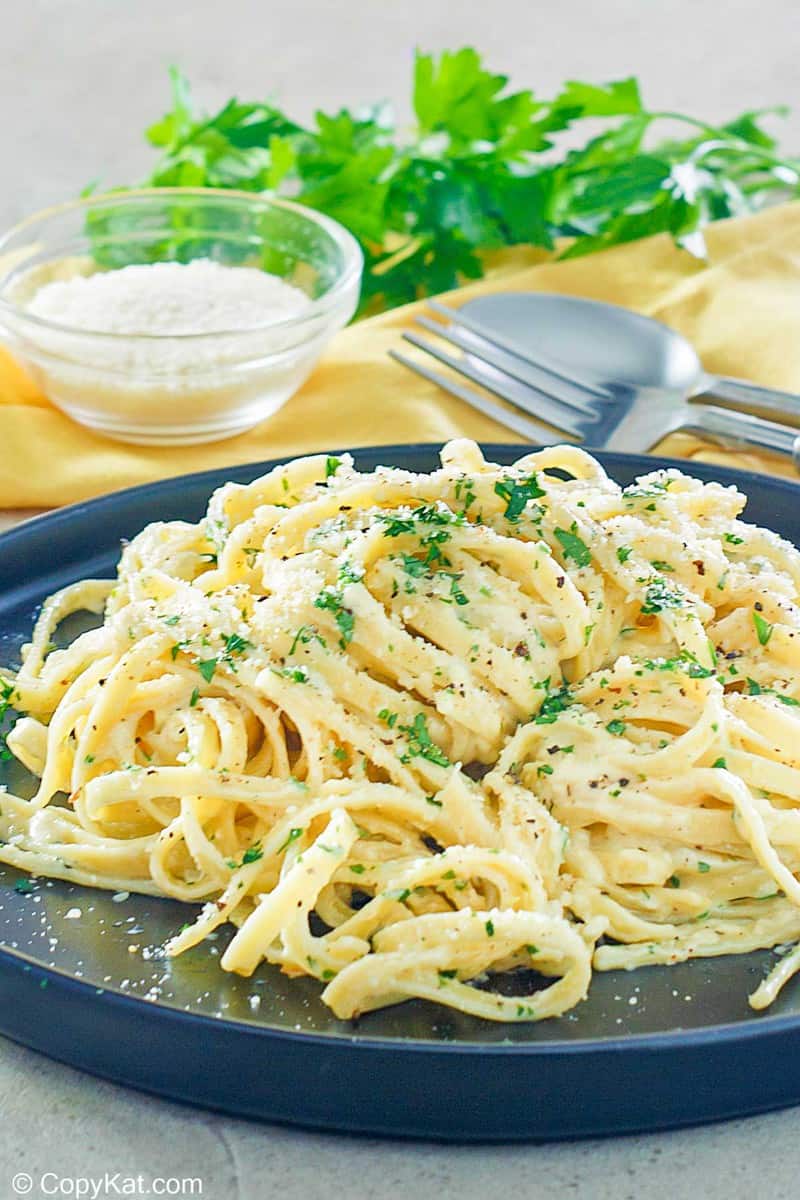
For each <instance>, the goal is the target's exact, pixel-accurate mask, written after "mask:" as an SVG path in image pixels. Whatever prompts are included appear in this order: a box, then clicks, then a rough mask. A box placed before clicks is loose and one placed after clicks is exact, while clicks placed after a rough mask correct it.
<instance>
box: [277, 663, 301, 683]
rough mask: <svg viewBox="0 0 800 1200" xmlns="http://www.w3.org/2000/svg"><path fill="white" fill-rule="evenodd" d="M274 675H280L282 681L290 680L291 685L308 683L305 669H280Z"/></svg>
mask: <svg viewBox="0 0 800 1200" xmlns="http://www.w3.org/2000/svg"><path fill="white" fill-rule="evenodd" d="M275 674H276V675H282V676H283V678H284V679H291V681H292V682H293V683H308V678H309V677H308V671H307V670H306V668H305V667H280V668H279V669H277V670H276V671H275Z"/></svg>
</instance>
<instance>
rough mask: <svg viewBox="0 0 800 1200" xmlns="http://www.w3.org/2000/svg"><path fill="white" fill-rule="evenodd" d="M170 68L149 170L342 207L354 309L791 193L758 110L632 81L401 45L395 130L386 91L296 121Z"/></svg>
mask: <svg viewBox="0 0 800 1200" xmlns="http://www.w3.org/2000/svg"><path fill="white" fill-rule="evenodd" d="M170 74H171V80H172V107H171V109H170V111H169V112H167V113H166V114H165V116H163V117H162V118H161V120H159V121H157V122H156V123H155V124H154V125H151V126H150V128H149V129H148V130H147V134H146V136H147V138H148V140H149V142H150V143H151V145H152V146H154V147H155V148H156V149H157V150H158V151H159V154H160V157H159V160H158V162H157V164H156V166H155V168H154V169H153V171H152V173H151V175H150V177H149V179H148V180H147V182H148V183H149V184H151V185H157V186H191V187H215V188H238V189H244V190H246V191H252V192H266V193H271V194H277V195H287V196H291V197H292V198H294V199H296V200H299V201H300V202H301V203H303V204H307V205H310V206H311V207H312V208H316V209H319V210H320V211H322V212H325V213H327V214H328V215H329V216H331V217H334V218H335V219H337V220H338V221H341V222H342V224H343V225H345V226H346V227H347V228H348V229H349V230H350V231H351V232H352V233H353V234H354V235H355V236H356V237H357V238H358V240H359V242H360V243H361V246H362V248H363V250H364V254H365V260H366V270H365V276H364V289H363V297H362V311H363V310H364V309H367V310H374V309H376V308H390V307H392V306H394V305H398V304H403V303H405V302H407V301H410V300H414V299H416V298H417V297H419V296H421V295H426V294H430V293H435V292H441V291H444V290H446V289H448V288H452V287H455V286H457V285H458V284H460V283H462V282H463V281H464V280H465V279H474V278H477V277H479V276H480V275H482V274H483V271H484V266H485V254H486V252H488V251H492V250H496V249H498V248H500V247H503V246H510V245H516V244H519V243H532V244H534V245H537V246H542V247H545V248H548V249H552V248H553V247H554V246H556V244H557V242H558V240H559V239H562V238H566V239H568V241H567V243H566V249H562V253H564V254H565V255H566V256H575V255H578V254H586V253H588V252H590V251H593V250H601V249H605V248H607V247H609V246H613V245H616V244H618V243H620V242H629V241H633V240H635V239H636V238H641V237H646V236H648V235H649V234H653V233H661V232H666V233H669V234H671V235H672V236H673V237H674V238H676V239H678V240H679V241H680V242H681V243H682V244H683V245H684V246H686V247H687V248H689V249H690V250H691V252H692V253H694V254H696V255H698V256H702V255H703V254H704V243H703V235H702V229H703V227H704V226H705V225H706V224H707V223H708V222H710V221H715V220H718V219H720V218H722V217H731V216H737V215H739V214H741V213H746V212H751V211H754V210H755V209H758V208H759V207H761V206H763V205H764V204H765V203H767V202H768V201H770V200H771V199H772V198H773V197H775V196H792V195H797V194H798V191H800V187H799V185H798V181H799V180H800V159H798V158H795V157H789V156H786V155H784V154H782V153H781V152H780V150H779V149H778V146H777V143H776V141H775V139H774V138H773V137H772V136H771V134H770V133H768V132H767V130H766V129H765V127H764V123H763V119H764V117H766V116H768V115H770V110H763V111H758V112H745V113H743V114H741V115H740V116H738V117H736V118H735V119H734V120H731V121H728V122H725V123H723V124H721V125H710V124H708V123H707V122H705V121H702V120H698V119H696V118H695V117H693V116H687V115H684V114H680V113H672V112H660V111H656V110H653V109H650V108H648V107H647V106H646V105H645V103H644V101H643V99H642V97H641V94H640V91H639V86H638V83H637V81H636V80H635V79H634V78H628V79H620V80H616V81H614V82H611V83H606V84H593V83H585V82H577V81H570V82H568V83H566V84H565V85H564V86H563V87H562V88H561V90H560V91H559V92H558V93H557V94H556V95H555V96H553V97H550V98H547V97H540V96H537V95H535V94H534V93H533V92H532V91H531V90H529V89H524V90H522V91H511V90H510V89H509V87H508V79H507V78H506V76H505V75H501V74H497V73H495V72H493V71H491V70H490V69H489V68H488V67H487V66H486V65H485V64H484V63H483V61H482V59H481V56H480V55H479V53H478V52H477V51H476V50H474V49H472V48H469V47H466V48H463V49H460V50H446V51H444V52H443V53H442V54H441V55H439V56H438V57H437V56H434V55H431V54H422V53H417V55H416V58H415V62H414V76H413V94H412V107H413V112H414V124H413V126H412V128H411V129H409V130H405V129H402V128H398V126H397V124H396V122H395V118H394V116H393V114H392V112H391V110H390V109H389V107H388V106H387V105H385V104H380V105H375V106H373V107H371V108H367V109H363V110H359V111H351V110H348V109H345V108H342V109H340V110H339V111H338V112H335V113H324V112H317V113H316V114H315V117H314V119H313V122H311V123H310V124H301V123H300V122H298V121H296V120H294V119H293V118H292V117H291V116H289V115H288V114H287V113H285V112H284V111H282V110H281V109H280V108H279V107H278V106H277V105H275V104H272V103H270V102H267V101H256V102H247V103H246V102H242V101H239V100H237V99H232V100H229V101H228V103H227V104H225V105H223V107H222V108H221V109H219V111H217V112H215V113H210V114H209V113H203V112H200V111H198V110H197V109H196V108H195V106H194V104H193V102H192V99H191V95H190V89H189V84H188V81H187V80H186V78H185V77H184V76H183V75H182V74H181V73H180V71H179V70H177V69H176V68H173V69H172V71H171V73H170ZM772 111H773V112H782V111H783V110H772ZM661 130H665V131H666V136H665V134H664V133H662V134H661V135H660V136H659V131H661ZM584 131H585V132H584ZM562 135H564V136H562ZM581 135H583V136H581ZM178 220H182V218H179V219H178ZM178 220H176V228H175V231H174V236H173V239H172V242H173V244H172V245H171V246H168V247H167V251H168V254H169V256H171V257H174V258H177V259H178V260H180V259H181V257H182V256H187V257H190V256H191V255H192V254H196V253H197V244H198V243H197V230H196V229H195V230H193V231H190V232H191V233H192V236H191V237H190V238H188V239H187V238H186V234H185V231H183V230H182V229H181V227H180V225H179V223H178ZM562 246H563V243H562ZM106 248H107V252H108V253H113V254H114V255H116V258H115V260H114V263H113V265H117V266H121V265H124V263H123V262H122V261H119V254H120V250H119V247H118V245H117V243H115V242H114V241H113V239H112V240H108V241H107V242H106ZM155 249H157V252H158V255H159V256H163V254H164V246H163V245H162V244H161V243H159V245H158V247H157V248H155ZM265 265H267V266H268V265H269V264H268V263H265Z"/></svg>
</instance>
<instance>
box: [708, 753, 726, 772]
mask: <svg viewBox="0 0 800 1200" xmlns="http://www.w3.org/2000/svg"><path fill="white" fill-rule="evenodd" d="M711 765H712V767H719V768H720V769H721V770H723V771H724V770H727V767H728V764H727V762H726V761H725V759H724V758H722V757H721V756H720V757H719V758H717V759H715V760H714V762H713V763H712V764H711Z"/></svg>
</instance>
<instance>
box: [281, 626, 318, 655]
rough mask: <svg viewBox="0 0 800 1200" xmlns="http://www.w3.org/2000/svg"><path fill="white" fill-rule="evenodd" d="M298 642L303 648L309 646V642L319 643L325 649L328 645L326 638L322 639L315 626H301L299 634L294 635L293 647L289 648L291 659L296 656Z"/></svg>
mask: <svg viewBox="0 0 800 1200" xmlns="http://www.w3.org/2000/svg"><path fill="white" fill-rule="evenodd" d="M298 642H299V643H300V644H301V645H303V646H307V645H308V644H309V642H319V644H320V646H322V648H323V649H325V647H326V645H327V642H326V641H325V638H324V637H321V636H320V635H319V634H318V633H317V631H316V629H315V628H314V626H313V625H301V626H300V628H299V629H298V631H297V633H296V634H295V635H294V639H293V641H292V644H291V646H290V647H289V657H290V658H291V656H292V655H293V654H294V652H295V650H296V649H297V644H298Z"/></svg>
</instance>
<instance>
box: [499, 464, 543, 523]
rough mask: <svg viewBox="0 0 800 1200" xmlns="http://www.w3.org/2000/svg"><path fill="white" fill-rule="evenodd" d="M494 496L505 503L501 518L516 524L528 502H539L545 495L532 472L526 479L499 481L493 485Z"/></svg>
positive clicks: (534, 473)
mask: <svg viewBox="0 0 800 1200" xmlns="http://www.w3.org/2000/svg"><path fill="white" fill-rule="evenodd" d="M494 490H495V495H497V496H499V497H500V498H501V499H502V500H505V502H506V511H505V512H504V513H503V516H504V517H505V519H506V520H507V521H512V522H516V521H518V520H519V518H520V516H521V515H522V513H523V512H524V510H525V506H526V505H527V503H528V501H529V500H539V499H541V497H542V496H544V495H545V493H544V492H543V491H542V489H541V488H540V487H539V480H538V478H537V476H536V472H535V471H534V472H533V474H532V475H529V476H528V478H527V479H523V480H522V481H519V480H516V479H510V478H507V479H501V480H498V481H497V483H496V484H495V485H494Z"/></svg>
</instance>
